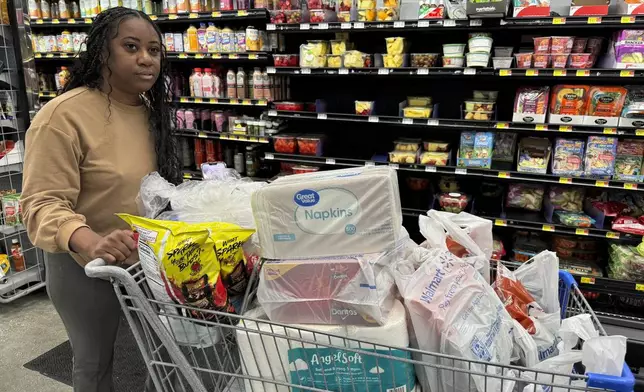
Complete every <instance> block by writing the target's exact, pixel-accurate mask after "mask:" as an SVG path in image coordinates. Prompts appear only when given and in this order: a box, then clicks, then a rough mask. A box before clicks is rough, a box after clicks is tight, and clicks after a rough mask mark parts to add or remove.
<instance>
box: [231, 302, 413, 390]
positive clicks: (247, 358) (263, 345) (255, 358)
mask: <svg viewBox="0 0 644 392" xmlns="http://www.w3.org/2000/svg"><path fill="white" fill-rule="evenodd" d="M244 317H245V318H255V319H264V318H265V314H264V313H263V310H262V309H261V308H259V307H258V308H255V309H253V310H251V311H249V312H248V313H246V314H245V315H244ZM240 327H242V328H246V329H248V330H255V331H262V332H265V333H269V334H270V335H262V334H259V333H254V332H252V331H243V330H237V332H236V333H237V344H238V347H239V354H240V358H241V362H242V366H241V369H242V372H243V374H245V375H248V376H252V377H259V378H263V379H268V380H275V381H278V382H279V381H281V382H286V383H289V382H291V383H293V384H298V381H297V380H295V381H292V379H291V374H292V373H291V372H292V371H294V372H293V374H301V375H304V374H308V373H309V372H308V371H306V372H305V371H304V370H303V369H302V368H303V365H302V363H301V362H300V361H297V360H296V361H291V362H289V350H292V351H291V353H290V354H291V355H293V354H294V353H297V351H299V349H301V348H309V349H318V350H317V351H322V350H335V351H336V352H337V351H342V350H339V349H328V348H326V347H323V346H319V345H316V344H312V343H302V342H299V341H297V340H289V339H302V340H309V341H315V342H318V343H320V344H327V345H333V346H338V347H348V348H354V349H360V350H365V351H367V350H372V349H377V350H386V352H387V353H390V352H391V354H386V355H394V353H396V352H397V353H398V355H403V354H404V355H407V358H409V356H408V352H407V351H404V350H394V349H392V350H390V347H401V348H406V347H408V346H409V336H408V335H407V322H406V318H405V308H404V306H403V305H402V304H401V303H400V301H397V300H396V301H394V306H393V308H392V309H391V312H390V313H389V318H388V320H387V322H386V324H385V325H383V326H372V327H367V326H365V327H361V326H344V325H297V324H294V325H292V328H288V327H282V326H277V325H274V324H270V323H268V322H259V323H258V322H254V321H249V320H244V321H243V322H242V324H240ZM302 329H307V330H308V331H305V330H302ZM315 331H317V333H316V332H315ZM273 334H274V335H277V336H272V335H273ZM330 335H335V336H330ZM280 336H284V337H280ZM344 337H348V338H354V339H358V337H359V339H360V340H365V341H369V342H372V343H371V344H367V343H360V342H356V341H353V340H348V339H344ZM379 344H382V345H384V346H379ZM315 352H316V351H313V353H315ZM345 353H347V354H351V353H352V352H350V351H345ZM354 354H355V353H354ZM372 358H376V357H372ZM295 362H297V364H296V363H295ZM383 364H384V363H383ZM401 364H402V362H397V366H400V365H401ZM331 366H333V363H331ZM382 368H383V369H380V370H385V372H384V373H381V374H382V376H383V377H385V376H386V375H387V373H386V371H387V369H390V368H391V366H390V364H386V365H385V366H382ZM405 368H406V369H408V370H411V373H408V374H407V376H406V377H404V378H403V377H397V378H396V381H397V382H398V383H399V384H405V383H408V382H412V381H413V382H414V383H415V381H414V380H415V375H414V373H413V366H405ZM369 370H370V369H366V368H365V369H364V370H361V371H360V375H362V374H363V373H369ZM369 374H373V373H369ZM354 376H355V374H354ZM327 378H328V382H332V381H335V377H334V376H333V375H332V374H328V377H327ZM332 378H333V380H332ZM390 381H391V380H390ZM244 385H245V390H246V392H289V391H290V388H289V387H286V386H283V385H278V384H274V383H270V382H262V381H251V380H248V379H244ZM302 385H303V384H302ZM412 385H414V384H412ZM353 386H355V390H354V389H353ZM321 389H326V388H324V387H322V388H321ZM329 389H330V388H329ZM294 390H295V388H294ZM330 390H333V389H330ZM337 390H340V388H338V389H337ZM341 390H342V391H349V390H350V391H352V392H367V391H371V390H380V389H379V387H374V385H373V384H372V385H370V386H369V388H367V385H366V384H365V383H364V381H363V382H362V383H359V382H357V381H356V382H355V383H354V384H353V385H349V386H344V387H342V388H341ZM383 390H385V389H383ZM419 390H420V388H415V391H417V392H418V391H419ZM407 391H410V392H411V389H407Z"/></svg>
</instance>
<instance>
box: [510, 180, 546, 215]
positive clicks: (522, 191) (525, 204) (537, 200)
mask: <svg viewBox="0 0 644 392" xmlns="http://www.w3.org/2000/svg"><path fill="white" fill-rule="evenodd" d="M544 193H545V191H544V187H543V186H542V185H533V184H510V186H509V187H508V197H507V198H506V199H505V206H506V207H508V208H523V209H525V210H530V211H541V204H542V203H543V194H544Z"/></svg>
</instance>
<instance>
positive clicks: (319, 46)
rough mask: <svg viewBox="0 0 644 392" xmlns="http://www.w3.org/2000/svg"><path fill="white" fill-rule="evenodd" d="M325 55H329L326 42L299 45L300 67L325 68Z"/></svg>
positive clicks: (310, 42)
mask: <svg viewBox="0 0 644 392" xmlns="http://www.w3.org/2000/svg"><path fill="white" fill-rule="evenodd" d="M327 54H329V44H328V42H327V41H309V42H308V43H306V44H303V45H300V67H309V68H322V67H326V55H327Z"/></svg>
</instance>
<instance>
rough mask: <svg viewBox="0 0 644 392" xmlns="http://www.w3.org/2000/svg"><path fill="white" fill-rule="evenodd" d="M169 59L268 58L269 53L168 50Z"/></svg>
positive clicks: (262, 59) (261, 59) (263, 59)
mask: <svg viewBox="0 0 644 392" xmlns="http://www.w3.org/2000/svg"><path fill="white" fill-rule="evenodd" d="M166 57H167V59H168V60H175V61H178V60H207V61H211V60H249V61H252V60H256V61H266V60H268V54H266V53H264V52H256V53H179V52H168V53H167V54H166Z"/></svg>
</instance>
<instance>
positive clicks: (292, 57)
mask: <svg viewBox="0 0 644 392" xmlns="http://www.w3.org/2000/svg"><path fill="white" fill-rule="evenodd" d="M298 58H299V56H298V55H296V54H274V55H273V62H274V64H275V66H276V67H297V65H298Z"/></svg>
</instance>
